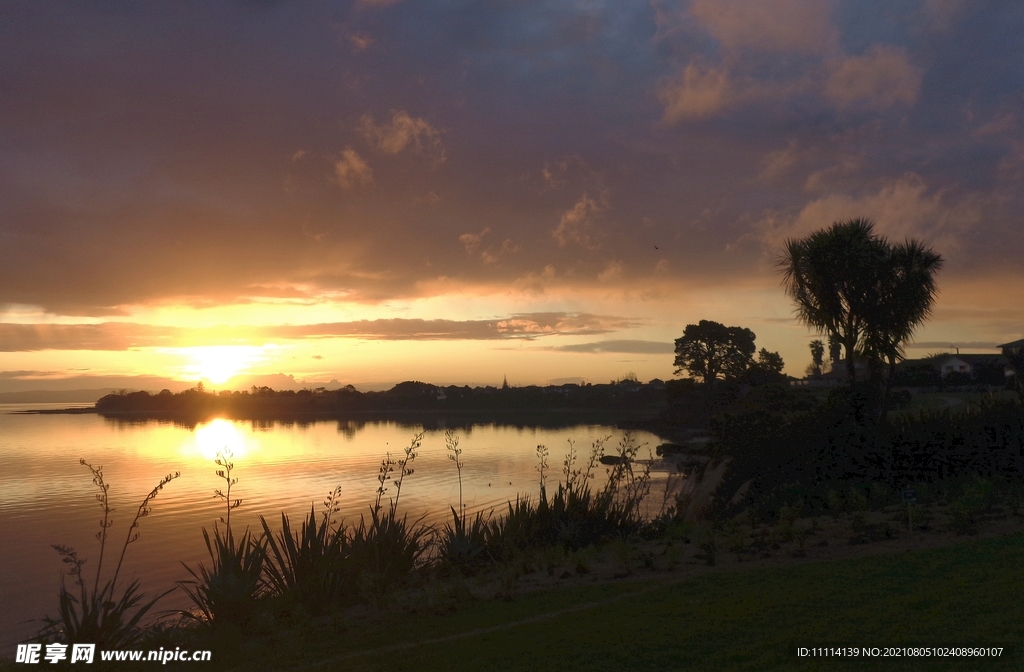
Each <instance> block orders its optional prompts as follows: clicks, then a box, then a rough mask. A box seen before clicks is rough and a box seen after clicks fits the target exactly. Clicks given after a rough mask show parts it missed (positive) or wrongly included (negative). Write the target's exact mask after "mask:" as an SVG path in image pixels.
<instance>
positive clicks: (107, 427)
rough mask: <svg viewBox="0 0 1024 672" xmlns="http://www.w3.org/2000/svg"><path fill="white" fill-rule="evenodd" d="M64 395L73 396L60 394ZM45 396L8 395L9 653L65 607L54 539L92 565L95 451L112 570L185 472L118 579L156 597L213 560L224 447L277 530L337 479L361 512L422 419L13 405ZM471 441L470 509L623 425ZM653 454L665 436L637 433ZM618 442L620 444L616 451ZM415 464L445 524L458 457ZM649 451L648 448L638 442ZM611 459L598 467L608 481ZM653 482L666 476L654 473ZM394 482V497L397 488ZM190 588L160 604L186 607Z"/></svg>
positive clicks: (4, 446) (411, 499)
mask: <svg viewBox="0 0 1024 672" xmlns="http://www.w3.org/2000/svg"><path fill="white" fill-rule="evenodd" d="M61 406H66V404H64V405H61ZM28 407H31V408H40V407H45V405H44V404H31V405H24V404H19V405H13V404H6V405H0V467H2V468H0V532H2V537H3V539H4V550H3V551H0V605H3V606H2V609H0V645H2V647H3V648H2V651H3V653H4V655H12V653H11V651H12V646H13V644H14V643H16V642H19V641H25V639H26V638H27V637H29V636H31V635H32V634H33V633H35V632H36V631H37V630H38V629H39V626H40V624H39V623H30V622H25V621H26V619H38V618H40V617H41V616H42V615H43V614H45V613H47V612H48V613H50V614H56V601H57V599H56V595H57V588H58V586H59V584H60V577H61V572H62V571H63V570H64V566H63V565H62V563H61V562H60V557H59V556H58V554H57V553H56V552H55V551H54V550H53V549H52V547H51V545H52V544H64V545H69V546H73V547H74V548H75V549H76V550H77V551H78V552H79V555H80V556H81V557H85V558H87V559H88V562H87V563H86V565H85V574H86V576H87V577H90V578H91V577H92V576H94V571H95V563H96V561H97V558H98V542H97V540H96V538H95V534H96V533H97V531H98V530H99V521H100V519H101V517H102V509H101V508H100V505H99V503H98V502H97V501H96V499H95V494H96V493H97V492H98V490H97V488H96V486H95V485H94V484H93V483H92V476H91V474H90V472H89V470H88V469H87V468H86V467H84V466H82V465H80V464H79V460H80V459H85V460H87V461H88V462H90V463H91V464H93V465H94V466H102V467H103V473H104V477H105V479H106V482H107V483H108V484H109V485H110V489H109V497H110V502H111V505H112V506H113V507H114V508H115V511H114V514H113V520H114V526H113V527H111V528H110V531H109V534H110V541H109V542H108V549H107V556H106V559H105V560H104V567H105V571H104V575H105V576H109V574H108V573H107V572H108V571H109V570H112V568H113V565H114V564H116V562H117V555H118V554H120V550H121V545H122V544H123V542H124V539H125V537H126V535H127V533H128V525H129V524H130V522H131V520H132V518H133V517H134V515H135V513H136V510H137V508H138V506H139V503H140V502H141V500H142V499H143V498H144V497H145V496H146V494H147V493H148V492H149V491H150V490H151V489H152V488H153V487H154V486H155V485H156V484H157V483H158V482H159V481H160V479H161V478H162V477H163V476H165V475H167V474H168V473H171V472H180V474H181V475H180V477H178V478H177V479H175V480H174V481H173V482H171V483H170V484H169V485H167V486H166V488H165V489H164V490H163V491H162V492H161V493H160V494H159V495H158V496H157V498H156V500H155V501H154V502H153V505H152V513H151V514H150V515H149V516H148V517H146V518H144V519H143V520H142V521H141V526H140V528H139V530H138V531H139V532H140V536H139V539H138V540H137V541H136V542H134V543H132V544H131V545H130V546H129V548H128V552H127V555H126V558H125V565H124V569H123V570H122V576H126V577H129V578H130V577H132V576H137V577H138V578H140V579H141V580H142V583H143V589H144V590H146V592H147V593H149V594H156V593H158V592H163V591H164V590H167V589H168V588H171V587H173V586H174V585H175V581H176V580H180V579H185V578H188V576H187V573H186V572H185V570H184V568H183V567H182V566H181V562H186V563H189V564H191V565H194V564H195V563H197V562H198V561H200V560H205V558H206V548H205V546H204V544H203V539H202V531H201V530H202V527H203V526H206V527H208V528H210V527H211V526H212V524H213V522H214V521H215V520H217V519H218V517H220V516H222V515H224V506H223V503H222V502H221V501H220V500H219V499H218V498H216V497H215V496H214V495H213V492H214V490H215V489H217V488H222V489H223V487H224V482H223V480H221V479H219V478H218V477H217V476H216V474H215V471H216V469H217V466H216V465H215V464H214V460H215V459H216V456H217V454H218V452H221V451H224V450H229V451H231V452H232V453H233V454H234V457H233V462H234V465H235V469H234V473H233V476H235V477H237V478H238V483H237V484H235V485H234V486H233V488H232V492H231V496H232V498H239V499H241V500H242V505H241V506H240V507H239V508H238V509H236V510H235V511H233V512H232V527H233V528H234V529H235V530H240V529H243V528H244V527H245V526H247V525H248V526H250V527H254V528H257V529H258V528H259V522H258V519H257V514H262V515H264V516H266V517H267V518H268V519H269V520H270V521H271V522H272V524H273V526H274V527H275V528H276V527H277V526H278V524H279V521H280V514H281V512H282V511H284V512H286V513H288V514H289V515H290V516H291V517H292V519H293V520H295V518H296V517H297V516H302V515H303V514H308V512H309V510H310V507H311V506H312V507H313V508H314V509H315V510H316V511H317V513H318V515H319V512H320V511H321V510H322V502H323V500H324V499H325V497H326V496H327V494H328V493H329V492H330V491H332V490H333V489H334V488H335V486H341V506H342V510H341V515H342V516H343V517H345V518H346V519H347V520H349V521H353V520H358V517H359V515H360V514H362V513H365V512H367V511H368V507H369V505H370V504H371V503H372V501H373V499H374V497H375V495H376V489H377V487H378V482H377V480H376V475H377V470H378V467H379V466H380V462H381V459H382V458H384V456H385V455H386V454H387V453H388V452H390V453H391V455H392V457H393V458H396V459H397V458H399V457H401V456H402V455H403V452H404V451H403V449H404V448H405V447H407V446H409V445H410V441H411V440H412V438H413V436H415V435H416V434H417V433H418V432H420V431H422V429H421V428H420V427H419V426H408V425H401V424H397V423H394V422H368V423H346V422H337V421H324V422H316V423H310V424H304V425H300V424H285V423H263V424H256V423H251V422H244V421H229V420H224V419H216V420H213V421H211V422H208V423H204V424H200V425H198V426H197V427H195V428H189V427H184V426H179V425H175V424H173V423H170V422H155V421H149V422H145V423H134V424H132V423H123V422H122V423H119V422H114V421H110V420H105V419H104V418H102V417H100V416H98V415H91V414H90V415H17V414H12V411H16V410H21V409H24V408H28ZM457 435H458V437H459V447H460V448H461V449H462V450H463V453H462V458H461V459H462V461H463V462H464V467H463V470H462V487H463V501H464V503H465V505H466V506H467V508H468V510H469V511H470V512H474V511H481V510H482V511H487V510H490V509H492V508H494V507H498V506H502V507H503V506H504V505H505V503H506V502H507V501H509V500H514V499H515V498H516V496H517V495H526V494H529V495H532V496H536V494H537V491H538V482H539V473H538V470H537V465H538V459H537V446H538V445H541V444H543V445H545V446H547V448H548V449H549V453H550V455H549V458H548V462H549V466H548V471H547V473H548V479H549V482H551V483H553V482H554V481H556V480H557V479H558V477H559V472H560V470H561V468H562V461H563V459H564V456H565V454H566V451H567V449H568V447H569V443H568V441H569V440H570V439H571V440H573V441H574V443H575V446H576V448H577V449H578V451H579V453H580V459H581V460H584V461H585V459H586V456H587V454H588V453H589V451H590V449H591V446H592V443H593V442H594V441H595V440H599V439H602V438H605V437H610V438H609V439H608V444H607V445H608V448H609V449H614V447H615V446H616V445H617V443H618V442H619V441H620V440H621V439H622V436H623V432H622V431H619V430H616V429H614V428H609V427H602V426H594V425H580V426H574V427H566V428H562V429H538V428H517V427H510V426H495V425H475V426H473V427H471V428H468V429H458V430H457ZM635 436H636V439H637V441H638V442H640V443H646V444H647V446H648V448H649V449H650V452H651V453H653V452H654V447H655V446H656V445H657V444H658V443H659V439H658V438H657V437H656V436H654V435H652V434H649V433H646V432H637V433H636V434H635ZM609 452H610V451H609ZM417 453H418V456H417V457H416V459H415V460H414V462H413V467H414V470H415V471H414V473H413V474H412V475H410V476H408V477H407V478H406V480H405V484H404V485H403V487H402V493H401V501H400V506H399V508H400V511H404V512H408V513H409V515H410V517H413V518H415V517H420V516H424V517H425V520H426V522H431V523H433V522H440V521H441V520H443V519H444V517H445V516H446V515H449V508H448V507H449V506H455V507H458V503H459V481H458V474H457V472H456V469H455V464H454V463H453V462H452V461H451V460H449V459H448V455H449V453H448V451H447V450H446V446H445V436H444V432H443V430H433V431H428V432H426V433H425V434H424V436H423V439H422V443H421V445H420V447H419V449H418V451H417ZM642 454H646V449H645V450H644V451H642ZM604 475H605V469H604V467H600V466H599V468H598V469H597V471H596V479H595V485H600V483H601V481H602V478H603V477H604ZM654 476H655V478H654V488H655V491H657V487H658V485H659V483H658V480H659V477H660V478H661V482H663V479H664V473H663V472H657V471H656V472H655V474H654ZM394 494H395V488H394V485H393V484H389V490H388V493H387V495H386V496H394ZM183 597H184V596H183V595H182V594H180V591H177V592H175V593H172V594H171V595H170V596H168V597H167V598H165V599H164V600H163V601H161V602H160V603H159V604H158V608H165V609H170V608H181V607H185V606H187V602H186V601H184V600H183Z"/></svg>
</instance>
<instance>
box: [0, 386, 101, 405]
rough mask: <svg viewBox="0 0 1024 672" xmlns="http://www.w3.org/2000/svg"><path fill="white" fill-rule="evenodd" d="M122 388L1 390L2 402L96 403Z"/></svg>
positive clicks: (0, 402) (0, 398) (0, 400)
mask: <svg viewBox="0 0 1024 672" xmlns="http://www.w3.org/2000/svg"><path fill="white" fill-rule="evenodd" d="M120 389H121V388H115V387H101V388H94V389H85V390H25V391H24V392H0V404H35V403H40V404H42V403H52V404H77V403H88V404H91V403H95V402H96V401H97V400H98V399H100V398H102V397H105V396H106V395H108V394H111V393H113V392H117V391H119V390H120Z"/></svg>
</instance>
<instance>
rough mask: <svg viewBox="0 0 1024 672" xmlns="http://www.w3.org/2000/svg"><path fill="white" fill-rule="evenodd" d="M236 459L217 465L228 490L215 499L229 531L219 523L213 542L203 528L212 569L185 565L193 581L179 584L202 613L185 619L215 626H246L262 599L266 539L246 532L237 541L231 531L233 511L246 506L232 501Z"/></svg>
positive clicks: (222, 458)
mask: <svg viewBox="0 0 1024 672" xmlns="http://www.w3.org/2000/svg"><path fill="white" fill-rule="evenodd" d="M232 457H233V455H232V453H231V451H229V450H226V451H222V452H218V453H217V459H216V460H215V463H216V464H217V466H219V467H222V468H221V469H218V470H217V471H216V474H217V476H218V477H219V478H221V479H223V480H224V482H225V488H224V490H223V491H222V490H221V489H220V488H218V489H216V490H214V493H213V496H214V497H217V498H219V499H221V500H223V501H224V505H225V515H224V516H223V517H221V518H220V521H221V522H223V523H224V526H225V531H224V532H223V533H221V531H220V528H219V527H218V526H217V524H216V522H215V523H214V525H213V539H212V540H211V538H210V533H209V532H208V531H207V529H206V528H205V527H203V540H204V541H205V543H206V550H207V552H208V553H209V555H210V567H209V568H207V567H206V566H205V565H204V564H203V563H199V566H198V567H196V568H195V569H193V568H192V567H189V566H188V565H186V564H185V563H182V566H184V567H185V570H186V571H188V573H189V574H190V575H191V576H192V579H189V580H186V581H179V582H178V584H179V585H180V586H181V587H182V589H183V590H184V591H185V593H186V594H187V595H188V596H189V599H191V600H192V603H193V604H194V605H195V606H196V608H197V610H198V613H196V612H191V611H185V612H182V615H184V616H186V617H189V618H194V619H197V620H202V621H205V622H207V623H213V624H214V625H217V624H220V623H234V624H236V625H244V624H245V623H246V622H248V621H249V620H250V618H251V617H252V615H253V612H254V611H255V607H256V601H257V599H258V598H259V597H260V596H261V594H262V592H263V590H262V581H261V577H262V575H263V566H264V562H265V560H266V547H265V542H264V541H263V540H262V539H258V538H256V537H254V536H253V535H252V534H250V532H249V529H248V528H246V530H245V532H244V533H243V534H242V536H241V537H240V538H239V539H238V540H237V541H236V540H235V537H234V535H233V533H232V530H231V511H232V510H234V509H236V508H238V507H239V506H241V504H242V500H241V499H232V498H231V488H232V486H234V485H235V484H236V483H238V479H237V478H235V477H233V476H232V475H231V472H232V471H233V470H234V468H235V465H234V462H232V461H231V459H232Z"/></svg>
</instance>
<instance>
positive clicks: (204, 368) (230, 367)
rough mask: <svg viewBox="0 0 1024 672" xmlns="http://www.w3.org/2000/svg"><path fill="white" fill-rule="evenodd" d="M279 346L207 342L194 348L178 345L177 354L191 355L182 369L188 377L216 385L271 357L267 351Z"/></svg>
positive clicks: (175, 350) (175, 351)
mask: <svg viewBox="0 0 1024 672" xmlns="http://www.w3.org/2000/svg"><path fill="white" fill-rule="evenodd" d="M276 348H277V346H275V345H263V346H254V345H207V346H196V347H190V348H175V349H174V350H172V352H174V353H175V354H179V355H183V356H184V357H187V358H188V360H189V361H188V363H187V364H185V366H184V367H183V368H182V375H183V376H184V377H186V378H201V379H203V380H207V381H209V382H211V383H214V384H215V385H222V384H224V383H225V382H227V381H228V380H229V379H230V378H233V377H234V376H237V375H238V374H240V373H245V372H246V371H248V370H249V369H250V368H251V367H252V366H253V365H255V364H257V363H260V362H263V361H265V360H266V359H267V352H268V350H271V349H276Z"/></svg>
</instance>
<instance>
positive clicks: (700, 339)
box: [675, 320, 756, 385]
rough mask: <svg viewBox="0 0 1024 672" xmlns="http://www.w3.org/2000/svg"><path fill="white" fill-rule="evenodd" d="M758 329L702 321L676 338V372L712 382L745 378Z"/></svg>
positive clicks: (705, 381)
mask: <svg viewBox="0 0 1024 672" xmlns="http://www.w3.org/2000/svg"><path fill="white" fill-rule="evenodd" d="M755 338H756V337H755V336H754V332H752V331H751V330H750V329H745V328H743V327H726V326H725V325H723V324H721V323H719V322H712V321H709V320H701V321H700V322H699V323H697V324H688V325H686V329H685V330H684V331H683V335H682V336H681V337H680V338H677V339H676V350H675V352H676V359H675V366H676V373H677V374H679V373H682V372H683V371H687V372H689V374H690V375H691V376H693V377H694V378H700V379H701V380H702V381H703V382H704V383H705V384H707V385H710V384H711V383H713V382H714V381H715V380H718V378H719V377H722V378H742V377H743V375H744V374H745V373H746V372H747V369H748V368H750V363H751V362H752V361H753V357H754V351H755V349H756V348H755V347H754V339H755Z"/></svg>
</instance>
